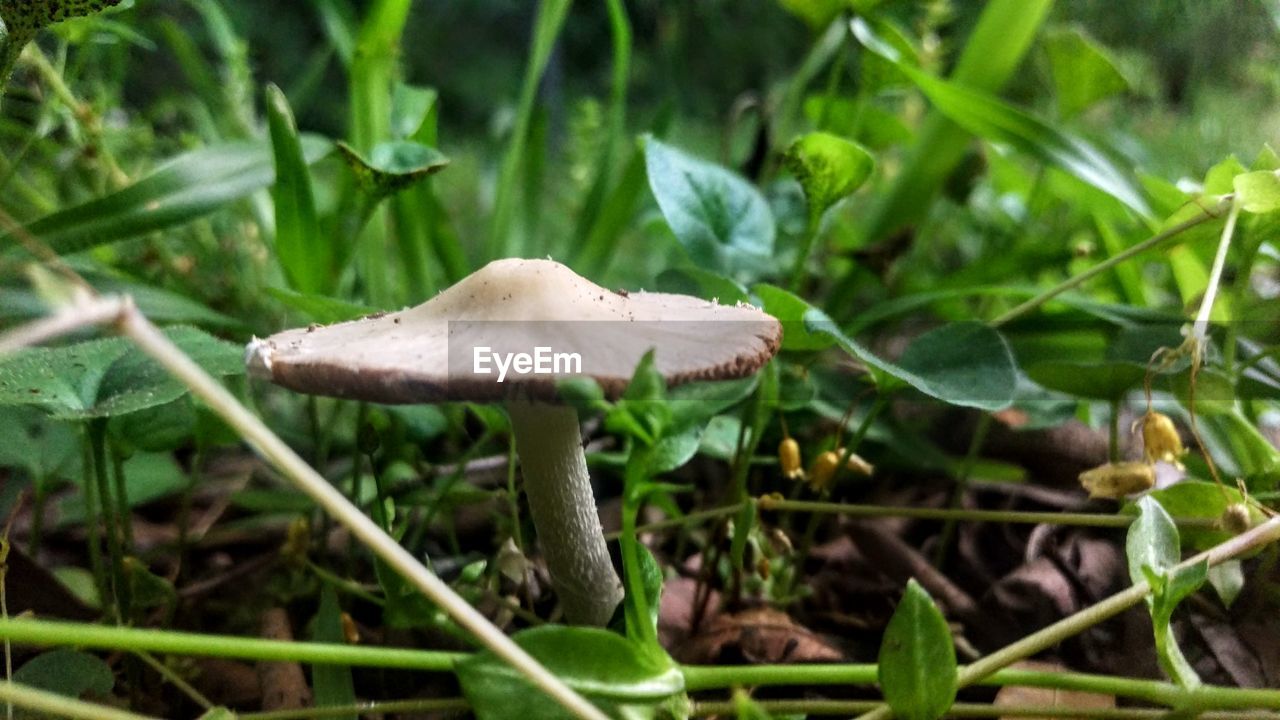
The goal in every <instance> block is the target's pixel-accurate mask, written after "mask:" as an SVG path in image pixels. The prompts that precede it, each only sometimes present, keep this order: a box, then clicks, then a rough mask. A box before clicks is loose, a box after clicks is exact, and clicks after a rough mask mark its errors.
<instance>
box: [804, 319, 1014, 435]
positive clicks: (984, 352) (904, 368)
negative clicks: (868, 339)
mask: <svg viewBox="0 0 1280 720" xmlns="http://www.w3.org/2000/svg"><path fill="white" fill-rule="evenodd" d="M804 323H805V327H806V328H808V329H809V331H810V332H823V333H826V334H828V335H830V336H831V337H832V338H834V339H835V341H836V343H837V344H838V345H839V346H840V347H841V348H842V349H844V351H845V352H847V353H849V354H850V355H853V356H854V357H855V358H857V359H858V360H861V361H862V362H863V363H865V364H866V365H867V366H868V368H869V369H870V370H871V372H872V375H873V376H875V378H876V383H877V384H878V385H882V386H884V387H885V388H886V389H887V388H891V387H893V385H894V383H895V381H899V382H903V383H906V384H907V385H910V386H911V387H914V388H915V389H917V390H919V391H920V392H922V393H924V394H926V395H928V396H930V397H933V398H937V399H938V400H941V401H943V402H946V403H950V404H952V405H961V406H964V407H974V408H978V409H980V410H1002V409H1004V408H1006V407H1009V406H1010V405H1012V404H1013V399H1014V397H1015V394H1016V391H1017V371H1016V369H1015V365H1014V361H1013V354H1012V353H1010V352H1009V346H1008V344H1007V343H1006V342H1005V340H1004V338H1003V337H1002V336H1001V335H1000V334H999V333H998V332H996V331H995V330H992V329H991V328H989V327H987V326H986V325H983V324H982V323H979V322H970V321H966V322H962V323H953V324H950V325H944V326H942V327H940V328H937V329H936V330H931V331H929V332H927V333H925V334H924V335H921V336H920V337H918V338H916V339H915V341H914V342H912V343H911V345H910V346H908V347H907V350H906V352H904V353H903V355H902V358H901V359H900V361H899V363H898V364H895V363H891V362H889V361H887V360H882V359H880V358H879V357H877V356H876V355H875V354H874V353H872V352H871V351H870V350H868V349H867V348H865V347H863V346H862V345H860V344H858V343H857V342H856V341H854V340H853V339H852V338H850V337H848V336H846V335H845V334H844V333H843V332H841V331H840V329H839V328H837V327H836V325H835V322H834V321H832V320H831V319H830V318H829V317H827V316H826V315H825V314H823V313H822V311H820V310H817V309H811V310H810V311H809V312H808V313H806V314H805V318H804Z"/></svg>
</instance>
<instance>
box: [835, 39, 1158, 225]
mask: <svg viewBox="0 0 1280 720" xmlns="http://www.w3.org/2000/svg"><path fill="white" fill-rule="evenodd" d="M852 27H853V34H854V36H855V37H857V38H858V41H859V42H861V43H862V44H863V45H864V46H865V47H866V48H867V49H868V50H870V51H871V52H873V53H875V54H877V55H879V56H880V57H882V58H884V59H886V60H888V61H890V62H892V63H894V66H895V67H897V68H898V70H900V71H902V73H903V74H905V75H906V76H907V77H908V78H910V79H911V81H912V82H913V83H915V85H916V87H918V88H920V91H921V92H923V93H924V94H925V96H926V97H928V98H929V101H930V102H932V103H933V105H934V107H936V108H937V109H938V111H939V112H941V113H942V114H944V115H946V116H947V117H948V118H950V119H951V121H952V122H954V123H956V124H957V125H959V126H960V127H962V128H964V129H965V130H967V131H969V132H971V133H973V134H974V135H977V136H979V137H983V138H986V139H987V140H991V141H995V142H1001V143H1006V144H1008V145H1012V146H1013V147H1015V148H1018V149H1019V150H1021V151H1022V152H1025V153H1027V154H1029V155H1032V156H1034V157H1037V158H1039V159H1041V160H1042V161H1044V162H1047V163H1049V164H1051V165H1053V166H1055V167H1057V168H1059V169H1061V170H1063V171H1065V172H1067V173H1069V174H1071V175H1074V176H1075V177H1077V178H1079V179H1080V180H1082V181H1084V182H1085V183H1087V184H1089V185H1092V186H1093V187H1095V188H1097V189H1099V190H1101V191H1102V192H1104V193H1107V194H1108V195H1110V196H1112V197H1114V198H1115V199H1116V200H1119V201H1120V202H1121V203H1123V204H1124V205H1125V206H1127V207H1128V208H1129V209H1131V210H1133V211H1134V212H1136V213H1138V214H1139V215H1142V216H1144V217H1147V216H1150V215H1151V209H1150V207H1149V206H1148V205H1147V201H1146V199H1145V198H1144V197H1143V195H1142V191H1141V188H1139V186H1138V185H1137V183H1136V182H1135V181H1134V180H1133V178H1132V177H1131V176H1130V174H1129V173H1128V172H1126V171H1124V170H1122V169H1121V168H1120V166H1118V165H1117V164H1116V163H1114V162H1113V161H1112V160H1111V159H1109V158H1108V157H1107V156H1106V155H1104V154H1102V152H1100V151H1099V150H1098V149H1097V148H1095V147H1094V146H1093V145H1091V144H1090V143H1088V142H1086V141H1085V140H1083V139H1081V138H1079V137H1076V136H1075V135H1072V134H1070V133H1067V132H1065V131H1062V130H1059V129H1057V128H1055V127H1053V126H1052V125H1049V124H1048V123H1046V122H1044V121H1043V120H1040V119H1039V118H1036V117H1035V116H1032V115H1030V114H1028V113H1025V112H1023V111H1022V110H1019V109H1018V108H1016V107H1014V106H1012V105H1009V104H1008V103H1005V102H1003V101H1001V100H998V99H997V98H995V97H993V96H991V95H989V94H987V93H985V92H982V91H979V90H974V89H972V88H969V87H965V86H963V85H959V84H956V83H954V82H949V81H947V80H942V79H940V78H937V77H934V76H933V75H930V74H929V73H926V72H924V71H922V70H920V69H918V68H915V67H912V66H910V65H908V64H906V63H904V62H902V61H900V59H899V55H898V52H897V51H896V50H895V49H894V48H893V47H892V46H890V45H889V44H887V43H885V42H884V41H883V40H881V39H880V38H879V37H877V36H876V35H875V33H874V32H873V31H872V29H871V26H870V25H868V24H867V23H866V22H865V21H864V20H862V19H861V18H856V19H854V21H853V23H852Z"/></svg>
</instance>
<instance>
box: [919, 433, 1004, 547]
mask: <svg viewBox="0 0 1280 720" xmlns="http://www.w3.org/2000/svg"><path fill="white" fill-rule="evenodd" d="M990 430H991V413H983V414H982V417H980V418H978V425H977V427H976V428H974V430H973V437H972V438H970V439H969V450H968V452H966V453H965V455H964V461H963V462H962V463H961V464H960V472H959V473H957V477H956V486H955V487H954V488H953V489H952V491H951V509H952V510H961V509H962V508H961V507H960V506H961V505H962V504H963V503H964V494H965V492H967V491H968V489H969V476H970V475H972V474H973V464H974V462H976V461H977V459H978V453H980V452H982V444H983V443H984V442H986V441H987V433H988V432H989V431H990ZM956 522H957V521H956V518H954V517H949V518H947V519H946V521H945V522H944V523H943V525H942V532H941V534H940V535H939V539H938V547H937V550H936V551H935V552H934V554H933V564H934V565H935V566H936V567H942V563H943V561H945V560H946V559H947V548H948V547H950V545H951V537H952V535H954V534H955V531H956Z"/></svg>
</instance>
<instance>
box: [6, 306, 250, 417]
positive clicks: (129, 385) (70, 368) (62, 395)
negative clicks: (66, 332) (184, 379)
mask: <svg viewBox="0 0 1280 720" xmlns="http://www.w3.org/2000/svg"><path fill="white" fill-rule="evenodd" d="M165 335H166V336H168V338H169V339H170V340H171V341H173V342H174V343H175V344H176V345H177V346H178V347H179V348H180V349H181V350H182V351H183V352H184V353H186V354H187V356H188V357H190V358H191V359H193V360H195V362H196V363H197V364H199V365H200V366H201V367H202V368H204V369H205V371H207V372H209V373H210V374H213V375H238V374H240V373H243V372H244V363H243V351H242V350H241V348H240V346H239V345H236V344H233V343H229V342H226V341H223V340H219V339H217V338H215V337H213V336H211V335H208V334H207V333H205V332H203V331H201V330H197V329H196V328H192V327H176V328H169V329H167V330H165ZM186 391H187V390H186V387H185V386H184V385H182V384H181V383H180V382H178V381H177V380H176V379H174V378H173V377H171V376H170V375H169V374H168V373H167V372H166V371H165V370H164V369H163V368H161V367H160V366H159V365H157V364H156V363H155V362H154V361H153V360H151V358H150V357H148V356H147V355H146V354H145V353H143V352H142V351H141V350H139V349H137V348H136V347H135V346H134V345H133V344H132V343H130V342H129V341H128V340H125V339H124V338H107V339H104V340H89V341H87V342H81V343H76V344H73V345H64V346H62V347H54V348H34V349H28V350H22V351H19V352H16V353H14V354H13V355H10V356H9V357H6V358H3V359H0V405H35V406H38V407H40V408H42V409H43V410H44V411H45V412H47V413H49V414H50V415H52V416H53V417H55V418H59V419H64V420H84V419H88V418H94V417H109V416H112V415H121V414H123V413H128V412H134V411H136V410H142V409H144V408H149V407H155V406H157V405H162V404H164V403H167V402H169V401H171V400H175V399H177V398H178V397H181V396H182V395H184V394H185V393H186Z"/></svg>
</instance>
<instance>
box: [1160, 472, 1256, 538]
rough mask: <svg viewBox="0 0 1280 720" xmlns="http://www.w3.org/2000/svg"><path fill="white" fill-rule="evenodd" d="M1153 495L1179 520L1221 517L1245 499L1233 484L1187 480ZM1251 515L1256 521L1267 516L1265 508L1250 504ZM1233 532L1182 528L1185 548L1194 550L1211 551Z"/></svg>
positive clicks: (1215, 518) (1216, 518)
mask: <svg viewBox="0 0 1280 720" xmlns="http://www.w3.org/2000/svg"><path fill="white" fill-rule="evenodd" d="M1150 496H1151V497H1152V498H1154V499H1155V500H1156V501H1157V502H1159V503H1160V507H1162V508H1164V509H1165V512H1167V513H1169V515H1170V516H1171V517H1176V518H1179V519H1183V518H1187V519H1191V518H1200V519H1203V520H1218V519H1219V518H1221V517H1222V513H1223V512H1225V511H1226V509H1227V506H1228V505H1232V504H1235V503H1240V502H1244V498H1243V497H1242V496H1241V495H1240V491H1239V490H1237V489H1235V488H1233V487H1226V486H1220V485H1218V484H1217V483H1213V482H1204V481H1202V480H1189V479H1188V480H1183V481H1182V482H1179V483H1176V484H1174V485H1170V486H1169V487H1167V488H1165V489H1163V490H1156V491H1154V492H1152V493H1150ZM1249 516H1250V518H1251V520H1252V522H1253V523H1255V524H1256V523H1258V522H1261V521H1262V520H1263V519H1264V518H1263V516H1262V513H1261V511H1259V510H1257V509H1256V508H1253V507H1250V509H1249ZM1232 535H1233V533H1231V532H1230V531H1228V530H1219V529H1209V528H1198V527H1192V528H1187V527H1184V528H1182V529H1181V530H1179V536H1180V540H1181V542H1182V545H1183V547H1185V548H1189V549H1192V550H1208V549H1209V548H1211V547H1213V546H1214V545H1217V544H1218V543H1221V542H1224V541H1226V540H1229V539H1230V538H1231V537H1232Z"/></svg>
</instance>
